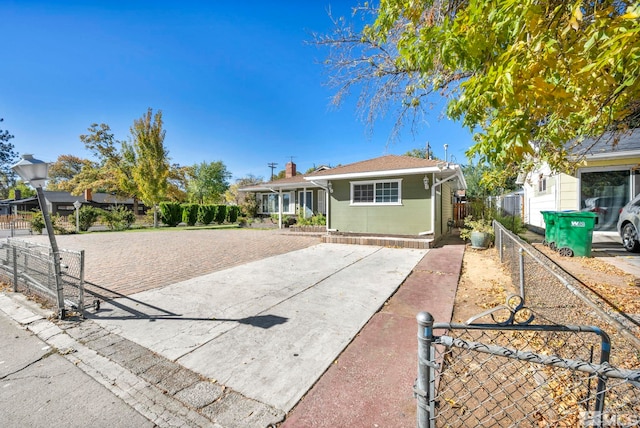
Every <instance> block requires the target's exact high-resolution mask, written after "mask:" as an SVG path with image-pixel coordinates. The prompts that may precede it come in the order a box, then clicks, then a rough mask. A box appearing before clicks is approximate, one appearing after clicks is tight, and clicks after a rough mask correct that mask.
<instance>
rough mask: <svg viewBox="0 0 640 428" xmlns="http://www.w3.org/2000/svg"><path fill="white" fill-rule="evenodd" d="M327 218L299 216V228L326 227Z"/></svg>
mask: <svg viewBox="0 0 640 428" xmlns="http://www.w3.org/2000/svg"><path fill="white" fill-rule="evenodd" d="M326 224H327V218H326V217H325V216H324V215H322V214H316V215H314V216H311V217H301V216H298V226H326Z"/></svg>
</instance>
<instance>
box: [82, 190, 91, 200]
mask: <svg viewBox="0 0 640 428" xmlns="http://www.w3.org/2000/svg"><path fill="white" fill-rule="evenodd" d="M91 197H92V196H91V189H86V190H85V191H84V200H85V201H87V202H91Z"/></svg>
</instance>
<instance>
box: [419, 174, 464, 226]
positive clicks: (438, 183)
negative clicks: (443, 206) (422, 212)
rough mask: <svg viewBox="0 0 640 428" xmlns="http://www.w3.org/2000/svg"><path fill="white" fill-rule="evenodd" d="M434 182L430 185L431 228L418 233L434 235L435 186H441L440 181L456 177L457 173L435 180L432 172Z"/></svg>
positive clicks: (443, 181)
mask: <svg viewBox="0 0 640 428" xmlns="http://www.w3.org/2000/svg"><path fill="white" fill-rule="evenodd" d="M432 176H433V180H434V183H433V185H432V186H431V230H427V231H426V232H420V233H419V234H418V235H435V233H436V232H435V230H436V187H438V186H442V183H445V182H447V181H449V180H452V179H454V178H456V177H457V176H458V175H457V173H456V174H452V175H450V176H449V177H447V178H445V179H444V180H436V179H435V174H432Z"/></svg>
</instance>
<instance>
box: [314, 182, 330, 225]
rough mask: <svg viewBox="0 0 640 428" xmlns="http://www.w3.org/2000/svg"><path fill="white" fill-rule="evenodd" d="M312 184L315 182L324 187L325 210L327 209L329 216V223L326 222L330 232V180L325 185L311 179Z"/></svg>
mask: <svg viewBox="0 0 640 428" xmlns="http://www.w3.org/2000/svg"><path fill="white" fill-rule="evenodd" d="M311 184H315V185H316V186H318V187H321V188H322V189H324V195H325V196H324V198H325V200H324V207H325V210H326V211H327V216H326V217H327V224H326V226H325V227H326V229H327V232H329V231H330V229H329V224H330V222H329V213H330V212H331V210H330V209H329V199H330V198H329V193H331V189H330V188H329V185H328V182H327V186H323V185H322V184H320V183H318V182H317V181H311Z"/></svg>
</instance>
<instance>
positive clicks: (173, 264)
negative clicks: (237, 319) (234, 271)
mask: <svg viewBox="0 0 640 428" xmlns="http://www.w3.org/2000/svg"><path fill="white" fill-rule="evenodd" d="M56 238H57V242H58V246H59V247H60V248H64V249H68V250H85V281H86V282H87V283H88V284H87V291H88V292H89V293H95V294H96V295H97V296H98V297H100V298H103V299H108V298H112V297H115V296H122V295H129V294H133V293H137V292H140V291H144V290H149V289H152V288H156V287H162V286H165V285H169V284H174V283H177V282H180V281H184V280H186V279H191V278H195V277H198V276H201V275H204V274H207V273H211V272H214V271H218V270H221V269H226V268H229V267H232V266H237V265H240V264H243V263H247V262H251V261H255V260H258V259H261V258H265V257H269V256H274V255H278V254H283V253H287V252H289V251H295V250H299V249H302V248H306V247H310V246H312V245H316V244H318V243H319V242H320V241H319V239H318V237H317V236H305V235H300V234H295V235H294V234H289V233H286V232H283V231H280V230H256V229H219V230H215V229H209V230H185V229H174V230H160V231H140V232H109V233H89V234H82V235H61V236H57V237H56ZM28 239H32V240H36V241H38V242H42V243H48V240H47V238H46V236H44V235H42V236H33V237H29V238H28Z"/></svg>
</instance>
